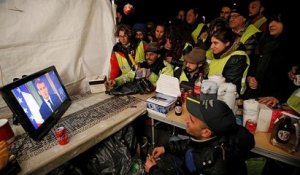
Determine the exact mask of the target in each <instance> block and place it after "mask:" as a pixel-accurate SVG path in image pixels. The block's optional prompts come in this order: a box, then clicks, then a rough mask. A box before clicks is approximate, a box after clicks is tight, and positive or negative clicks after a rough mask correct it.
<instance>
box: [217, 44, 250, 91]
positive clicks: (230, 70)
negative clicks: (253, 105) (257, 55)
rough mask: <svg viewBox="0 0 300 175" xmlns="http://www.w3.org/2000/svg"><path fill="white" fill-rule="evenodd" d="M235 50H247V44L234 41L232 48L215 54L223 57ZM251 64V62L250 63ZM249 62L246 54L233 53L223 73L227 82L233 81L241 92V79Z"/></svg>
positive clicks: (219, 57)
mask: <svg viewBox="0 0 300 175" xmlns="http://www.w3.org/2000/svg"><path fill="white" fill-rule="evenodd" d="M235 50H242V51H244V50H245V46H244V45H243V44H240V43H236V41H235V43H233V44H232V46H231V47H230V49H228V50H226V51H224V52H222V53H220V54H217V55H216V54H214V57H215V59H222V58H223V57H225V56H227V55H229V54H230V53H231V52H233V51H235ZM250 64H251V63H250ZM247 66H248V64H247V59H246V56H244V55H232V56H231V57H230V59H229V60H228V61H227V63H226V65H225V67H224V69H223V72H222V75H223V77H224V78H225V80H226V82H227V83H233V84H235V85H236V89H237V92H240V89H241V80H242V78H243V74H244V71H245V70H246V68H247Z"/></svg>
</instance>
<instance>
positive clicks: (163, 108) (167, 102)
mask: <svg viewBox="0 0 300 175" xmlns="http://www.w3.org/2000/svg"><path fill="white" fill-rule="evenodd" d="M176 100H177V98H176V97H172V96H168V95H165V94H161V93H157V94H156V95H155V96H153V97H151V98H148V99H147V101H146V102H147V109H151V110H153V111H157V112H159V113H162V114H167V113H168V112H169V111H170V110H171V109H173V108H174V105H175V102H176Z"/></svg>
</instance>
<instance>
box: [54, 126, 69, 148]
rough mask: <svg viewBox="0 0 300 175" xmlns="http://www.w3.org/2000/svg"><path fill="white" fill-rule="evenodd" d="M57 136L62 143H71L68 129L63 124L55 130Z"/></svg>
mask: <svg viewBox="0 0 300 175" xmlns="http://www.w3.org/2000/svg"><path fill="white" fill-rule="evenodd" d="M55 138H56V140H57V142H58V143H59V144H60V145H65V144H67V143H69V137H68V133H67V129H66V128H65V127H63V126H61V127H58V128H57V129H56V131H55Z"/></svg>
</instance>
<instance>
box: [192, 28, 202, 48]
mask: <svg viewBox="0 0 300 175" xmlns="http://www.w3.org/2000/svg"><path fill="white" fill-rule="evenodd" d="M203 26H204V24H203V23H200V24H198V26H197V27H196V29H195V30H194V31H193V32H192V38H193V40H194V42H195V43H196V42H197V38H198V36H199V34H200V32H201V30H202V28H203Z"/></svg>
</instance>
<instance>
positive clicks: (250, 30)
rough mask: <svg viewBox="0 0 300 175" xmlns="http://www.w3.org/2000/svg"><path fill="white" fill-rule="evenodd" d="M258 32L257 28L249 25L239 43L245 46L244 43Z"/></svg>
mask: <svg viewBox="0 0 300 175" xmlns="http://www.w3.org/2000/svg"><path fill="white" fill-rule="evenodd" d="M257 32H260V30H259V29H258V28H256V27H255V26H254V25H253V24H250V25H249V26H248V27H247V29H246V31H245V32H244V33H243V35H242V37H241V40H240V41H241V43H243V44H245V42H246V41H247V40H248V39H249V38H250V37H251V36H252V35H254V34H255V33H257Z"/></svg>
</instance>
